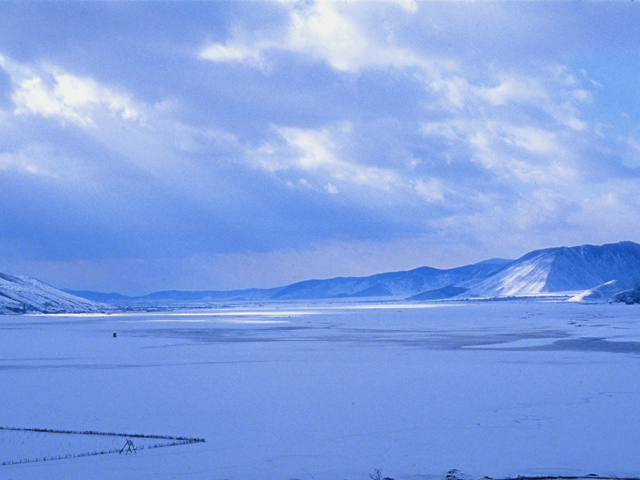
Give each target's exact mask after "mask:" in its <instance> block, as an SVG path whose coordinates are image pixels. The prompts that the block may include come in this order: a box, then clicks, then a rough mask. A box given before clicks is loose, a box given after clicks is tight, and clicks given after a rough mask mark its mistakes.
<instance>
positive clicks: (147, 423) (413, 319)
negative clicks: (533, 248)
mask: <svg viewBox="0 0 640 480" xmlns="http://www.w3.org/2000/svg"><path fill="white" fill-rule="evenodd" d="M114 333H116V334H117V336H116V337H114V335H113V334H114ZM638 378H640V307H636V306H623V305H585V304H570V303H554V302H541V301H538V302H534V301H513V302H485V303H472V302H468V303H462V304H454V303H441V304H431V305H429V304H425V305H415V304H397V305H389V304H382V305H367V304H353V305H344V304H340V305H320V304H315V305H313V304H311V305H303V304H289V305H278V306H269V305H266V306H261V307H254V306H245V307H237V308H221V309H218V310H210V311H206V312H203V311H198V312H173V313H145V314H126V315H125V314H122V315H115V314H114V315H107V316H103V315H89V316H82V315H73V316H72V315H69V316H64V315H56V316H44V315H43V316H0V385H1V386H2V387H1V388H0V426H8V427H37V428H51V429H61V430H94V431H105V432H135V433H144V434H150V435H171V436H185V437H198V438H205V439H206V443H196V444H189V445H181V446H173V447H167V448H158V449H152V450H142V451H140V452H138V453H137V454H135V455H126V456H125V455H118V454H109V455H100V456H92V457H84V458H69V459H61V460H54V461H47V462H37V463H27V464H21V465H4V466H2V465H1V464H2V462H3V461H5V460H11V458H1V457H2V455H5V456H11V455H12V454H13V453H12V452H15V451H20V452H21V453H20V455H29V454H30V453H31V451H32V452H33V454H34V455H35V456H40V457H44V456H47V453H48V452H45V451H41V450H43V449H46V448H50V447H43V446H42V445H43V443H42V442H40V443H37V442H36V443H34V444H33V445H31V444H29V443H28V442H29V440H28V439H25V438H20V439H18V440H15V438H17V437H16V436H15V434H12V435H14V436H13V437H11V439H9V437H5V441H6V442H8V443H7V444H8V445H9V444H10V445H12V447H11V448H6V449H5V450H4V451H3V450H2V449H1V448H0V478H3V479H13V480H34V479H44V478H59V479H66V480H85V479H105V480H106V479H113V480H116V479H117V480H134V479H135V480H141V479H167V480H168V479H190V480H205V479H206V480H223V479H230V480H231V479H234V480H252V479H255V480H258V479H259V480H264V479H272V480H288V479H294V478H296V479H309V480H312V479H313V480H342V479H345V480H359V479H363V480H368V479H369V475H370V474H372V473H374V470H375V469H380V471H381V474H382V476H383V477H384V476H389V477H393V478H395V479H397V480H401V479H406V480H417V479H435V478H443V477H444V476H445V475H446V473H447V472H448V471H450V470H451V469H453V468H456V469H458V470H460V471H461V472H463V473H465V474H468V475H470V476H472V477H481V476H484V475H488V476H491V477H494V478H504V477H511V476H517V475H526V476H538V475H549V474H551V475H563V476H581V475H587V474H589V473H596V474H599V475H603V476H620V477H623V476H638V474H640V428H638V426H639V425H640V386H638ZM1 436H2V432H1V431H0V446H1V445H2V437H1ZM12 439H13V440H12ZM18 441H20V442H26V443H24V444H21V445H20V446H19V448H18V446H17V445H15V442H18ZM47 441H49V439H47ZM11 442H13V443H11ZM44 444H45V445H47V443H46V442H45V443H44ZM74 448H75V447H74ZM92 448H93V447H92ZM30 449H31V451H30ZM55 450H56V451H55V454H56V455H63V454H64V451H65V450H64V445H55ZM23 452H26V453H23Z"/></svg>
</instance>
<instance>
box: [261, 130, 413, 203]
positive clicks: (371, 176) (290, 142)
mask: <svg viewBox="0 0 640 480" xmlns="http://www.w3.org/2000/svg"><path fill="white" fill-rule="evenodd" d="M349 131H350V126H349V125H348V124H342V125H340V126H339V127H338V128H333V129H329V128H324V129H319V130H314V129H302V128H295V127H279V128H276V132H277V133H278V135H279V136H280V138H281V139H282V140H284V145H282V144H280V145H274V144H271V143H265V144H263V145H262V146H261V147H260V148H259V149H257V150H256V152H254V154H251V155H249V158H251V159H252V161H253V162H254V164H255V165H256V166H259V167H260V168H262V169H264V170H267V171H269V172H272V173H278V172H293V173H294V174H298V175H301V176H303V178H305V182H306V183H307V184H309V183H310V184H313V185H322V187H318V188H321V189H323V190H325V191H327V192H328V193H332V194H335V193H337V192H338V191H339V188H338V187H339V186H340V185H342V186H345V187H349V186H351V187H353V186H360V187H367V188H371V189H376V190H383V191H389V190H390V189H392V188H394V187H397V186H399V185H400V184H401V183H402V181H401V178H400V176H399V175H398V173H397V172H396V171H394V170H392V169H387V168H380V167H375V166H370V165H362V164H359V163H356V162H354V161H351V160H349V159H347V158H345V157H344V156H343V154H342V152H341V151H340V150H341V149H340V145H338V144H337V143H336V139H335V137H336V136H341V135H342V136H344V135H348V134H349Z"/></svg>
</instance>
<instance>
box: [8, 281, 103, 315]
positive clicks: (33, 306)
mask: <svg viewBox="0 0 640 480" xmlns="http://www.w3.org/2000/svg"><path fill="white" fill-rule="evenodd" d="M109 308H110V307H109V306H107V305H104V304H100V303H96V302H92V301H90V300H86V299H84V298H80V297H76V296H74V295H71V294H69V293H65V292H63V291H61V290H58V289H56V288H53V287H52V286H50V285H47V284H46V283H43V282H41V281H39V280H36V279H35V278H30V277H22V276H21V277H14V276H11V275H6V274H3V273H0V313H87V312H103V311H106V310H108V309H109Z"/></svg>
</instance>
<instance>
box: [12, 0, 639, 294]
mask: <svg viewBox="0 0 640 480" xmlns="http://www.w3.org/2000/svg"><path fill="white" fill-rule="evenodd" d="M638 25H640V6H639V5H637V2H631V1H629V2H624V1H621V2H604V1H602V2H585V3H583V2H569V1H567V2H531V3H528V2H477V3H476V2H412V1H410V0H407V1H398V2H347V3H342V2H313V1H301V2H295V1H283V2H204V1H201V2H167V3H162V2H16V3H13V2H0V131H1V132H2V134H1V135H0V191H1V197H0V198H1V199H2V200H1V201H2V204H1V209H0V225H1V227H2V228H0V271H2V272H5V273H11V274H25V275H31V276H35V277H37V278H40V279H41V280H44V281H46V282H48V283H51V284H53V285H55V286H58V287H62V288H72V289H92V290H100V291H119V292H121V293H129V294H141V293H147V292H151V291H154V290H161V289H234V288H244V287H254V286H255V287H270V286H277V285H283V284H287V283H291V282H294V281H298V280H304V279H309V278H328V277H333V276H342V275H368V274H373V273H378V272H382V271H390V270H404V269H411V268H415V267H418V266H422V265H429V266H434V267H441V268H449V267H455V266H460V265H463V264H467V263H472V262H476V261H480V260H484V259H487V258H491V257H506V258H516V257H519V256H521V255H523V254H524V253H527V252H528V251H530V250H533V249H536V248H545V247H550V246H559V245H578V244H584V243H592V244H601V243H607V242H617V241H621V240H632V241H640V188H639V187H640V178H639V177H640V101H639V98H640V95H639V90H640V82H638V78H640V47H639V46H638V45H640V29H638V28H637V26H638Z"/></svg>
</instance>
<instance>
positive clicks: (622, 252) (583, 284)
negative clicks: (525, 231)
mask: <svg viewBox="0 0 640 480" xmlns="http://www.w3.org/2000/svg"><path fill="white" fill-rule="evenodd" d="M636 279H640V245H638V244H637V243H633V242H620V243H614V244H606V245H599V246H595V245H582V246H578V247H559V248H547V249H544V250H536V251H533V252H530V253H528V254H526V255H524V256H523V257H521V258H519V259H517V260H515V261H514V262H512V263H511V264H510V265H507V266H506V267H505V268H503V269H502V270H501V271H499V272H497V273H496V274H495V275H492V276H490V277H489V278H486V279H484V280H482V281H480V282H474V281H471V282H465V283H463V284H461V286H462V287H466V288H467V292H466V295H468V296H478V297H501V296H523V295H535V294H542V293H554V292H577V291H584V290H588V289H593V288H595V287H598V286H600V285H604V284H606V283H607V282H611V281H612V280H616V281H618V282H625V284H628V283H629V282H633V281H634V280H636ZM618 291H620V290H618Z"/></svg>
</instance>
